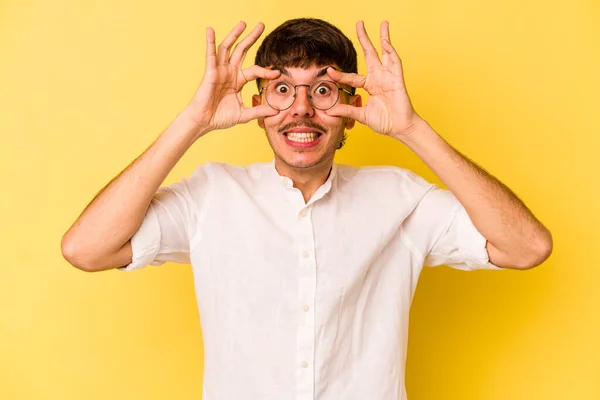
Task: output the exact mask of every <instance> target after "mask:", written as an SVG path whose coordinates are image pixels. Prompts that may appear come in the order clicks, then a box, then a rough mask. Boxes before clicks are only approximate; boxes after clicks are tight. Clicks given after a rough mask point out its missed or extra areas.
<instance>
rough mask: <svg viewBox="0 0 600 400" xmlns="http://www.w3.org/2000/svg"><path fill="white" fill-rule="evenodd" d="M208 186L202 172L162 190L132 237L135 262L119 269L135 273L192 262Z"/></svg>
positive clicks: (153, 199) (133, 259)
mask: <svg viewBox="0 0 600 400" xmlns="http://www.w3.org/2000/svg"><path fill="white" fill-rule="evenodd" d="M207 186H208V184H207V182H206V179H204V175H203V174H202V173H201V171H200V169H198V170H196V171H195V172H194V174H193V175H192V177H191V178H189V179H186V178H184V179H182V180H181V181H180V182H176V183H173V184H171V185H169V186H164V187H161V188H159V189H158V191H157V192H156V194H155V195H154V197H153V198H152V201H151V202H150V206H149V207H148V211H147V212H146V215H145V217H144V220H143V221H142V224H141V225H140V227H139V228H138V230H137V231H136V233H135V234H134V235H133V236H132V238H131V249H132V253H133V256H132V261H131V263H130V264H129V265H126V266H123V267H120V268H117V269H118V270H120V271H133V270H136V269H138V268H141V267H144V266H147V265H156V266H158V265H162V264H164V263H165V262H176V263H183V264H188V263H190V241H191V238H192V236H193V235H194V233H195V232H194V227H195V226H197V224H196V223H197V215H198V213H199V209H200V208H201V207H203V206H204V205H205V204H204V203H205V200H206V193H207V192H208V188H207Z"/></svg>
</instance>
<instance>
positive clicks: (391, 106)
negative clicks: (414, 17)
mask: <svg viewBox="0 0 600 400" xmlns="http://www.w3.org/2000/svg"><path fill="white" fill-rule="evenodd" d="M356 33H357V36H358V40H359V41H360V44H361V46H362V49H363V51H364V55H365V61H366V64H367V71H368V72H367V75H366V76H364V75H359V74H353V73H343V72H339V71H336V70H335V69H333V68H329V69H328V70H327V74H328V75H329V77H330V78H331V79H333V80H334V81H336V82H339V83H344V84H347V85H350V86H352V87H355V88H364V89H365V90H366V91H367V92H368V93H369V100H368V103H367V104H366V105H365V106H364V107H355V106H351V105H348V104H341V103H338V104H337V105H336V106H335V107H333V108H332V109H330V110H328V111H327V114H329V115H333V116H340V117H347V118H351V119H354V120H356V121H358V122H360V123H361V124H364V125H367V126H368V127H369V128H371V129H372V130H374V131H375V132H377V133H381V134H383V135H388V136H393V137H396V138H398V139H400V140H401V139H402V137H403V136H407V135H409V134H410V132H411V128H412V127H413V126H415V124H416V123H417V122H418V121H419V120H420V119H421V118H420V117H419V115H418V114H417V113H416V112H415V110H414V109H413V106H412V104H411V102H410V99H409V97H408V93H407V92H406V87H405V84H404V77H403V74H402V61H401V60H400V57H398V53H396V50H394V48H393V47H392V44H391V43H390V33H389V25H388V23H387V22H382V23H381V28H380V33H381V47H382V49H383V51H382V59H381V60H380V59H379V55H378V54H377V50H376V49H375V47H374V46H373V43H372V42H371V40H370V39H369V36H368V35H367V32H366V30H365V26H364V23H363V22H362V21H358V23H357V24H356Z"/></svg>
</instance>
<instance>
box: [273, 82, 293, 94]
mask: <svg viewBox="0 0 600 400" xmlns="http://www.w3.org/2000/svg"><path fill="white" fill-rule="evenodd" d="M275 92H276V93H277V94H288V93H289V92H290V87H289V86H288V85H286V84H285V83H278V84H276V85H275Z"/></svg>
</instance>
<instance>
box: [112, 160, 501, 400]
mask: <svg viewBox="0 0 600 400" xmlns="http://www.w3.org/2000/svg"><path fill="white" fill-rule="evenodd" d="M131 244H132V249H133V260H132V262H131V264H129V265H128V266H125V267H123V268H120V269H121V270H125V271H131V270H135V269H137V268H139V267H143V266H145V265H148V264H151V265H161V264H163V263H165V262H168V261H170V262H180V263H191V266H192V270H193V276H194V286H195V291H196V298H197V303H198V310H199V315H200V321H201V324H202V332H203V338H204V371H205V372H204V381H203V397H202V398H203V400H241V399H247V400H288V399H289V400H352V399H356V400H365V399H369V400H371V399H372V400H398V399H406V391H405V385H404V375H405V373H404V372H405V371H404V368H405V361H406V348H407V340H408V321H409V309H410V304H411V300H412V298H413V295H414V292H415V288H416V285H417V281H418V278H419V274H420V272H421V270H422V268H423V266H424V265H426V266H435V265H442V264H445V265H449V266H451V267H454V268H459V269H464V270H472V269H478V268H488V269H498V267H496V266H494V265H493V264H491V263H490V262H489V259H488V254H487V251H486V248H485V245H486V240H485V238H484V237H483V236H482V235H481V234H480V233H479V232H478V231H477V229H476V228H475V226H474V225H473V224H472V222H471V220H470V218H469V216H468V214H467V213H466V211H465V209H464V208H463V207H462V205H461V204H460V203H459V202H458V200H457V199H456V197H455V196H454V195H453V194H452V193H451V192H449V191H447V190H443V189H440V188H439V187H438V186H436V185H434V184H431V183H428V182H427V181H425V180H424V179H422V178H421V177H419V176H418V175H416V174H414V173H413V172H411V171H409V170H406V169H401V168H397V167H363V168H356V167H352V166H347V165H337V164H334V165H333V167H332V169H331V172H330V174H329V177H328V178H327V181H326V182H325V183H324V184H323V185H322V186H321V187H320V188H319V189H318V190H317V191H316V192H315V193H314V195H313V196H312V197H311V199H310V200H309V201H308V202H305V201H304V198H303V196H302V193H301V192H300V191H299V190H298V189H296V188H294V185H293V183H292V181H291V180H290V179H289V178H286V177H282V176H280V175H279V174H278V173H277V171H276V169H275V164H274V162H269V163H257V164H253V165H249V166H232V165H227V164H224V163H207V164H204V165H201V166H200V167H198V168H197V169H196V170H195V171H194V173H193V174H192V175H191V176H190V177H189V178H186V179H183V180H181V181H180V182H176V183H174V184H171V185H169V186H165V187H162V188H160V189H159V190H158V192H157V194H156V195H155V197H154V199H153V200H152V202H151V204H150V207H149V209H148V211H147V214H146V216H145V218H144V220H143V222H142V225H141V226H140V228H139V229H138V231H137V232H136V233H135V235H134V236H133V237H132V239H131Z"/></svg>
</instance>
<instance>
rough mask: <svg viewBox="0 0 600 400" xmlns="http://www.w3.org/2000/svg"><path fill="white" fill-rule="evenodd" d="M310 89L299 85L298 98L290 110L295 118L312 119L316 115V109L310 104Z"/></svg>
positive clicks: (297, 89)
mask: <svg viewBox="0 0 600 400" xmlns="http://www.w3.org/2000/svg"><path fill="white" fill-rule="evenodd" d="M309 89H310V88H309V87H308V85H298V86H297V87H296V98H295V99H294V104H292V108H291V110H290V111H291V112H292V115H293V116H294V117H312V116H313V115H315V109H314V108H313V106H312V104H311V103H310V98H309V95H308V91H309Z"/></svg>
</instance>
